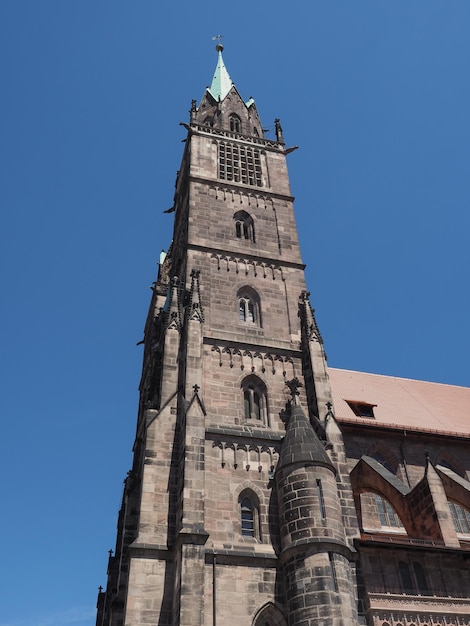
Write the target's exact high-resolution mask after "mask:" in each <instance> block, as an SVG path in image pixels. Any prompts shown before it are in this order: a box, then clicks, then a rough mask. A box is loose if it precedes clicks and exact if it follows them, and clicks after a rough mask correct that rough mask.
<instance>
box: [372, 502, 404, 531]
mask: <svg viewBox="0 0 470 626" xmlns="http://www.w3.org/2000/svg"><path fill="white" fill-rule="evenodd" d="M374 497H375V505H376V507H377V513H378V515H379V520H380V525H381V527H382V528H393V529H403V530H404V527H403V524H402V521H401V519H400V518H399V516H398V513H397V512H396V511H395V509H394V508H393V506H392V505H391V504H390V502H389V501H388V500H385V498H382V496H379V494H377V493H376V494H374Z"/></svg>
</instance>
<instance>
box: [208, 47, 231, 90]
mask: <svg viewBox="0 0 470 626" xmlns="http://www.w3.org/2000/svg"><path fill="white" fill-rule="evenodd" d="M215 49H216V50H217V52H218V55H219V59H218V61H217V67H216V68H215V72H214V77H213V79H212V83H211V86H210V87H209V89H208V91H209V93H210V94H211V96H212V97H213V98H215V100H219V99H220V100H223V99H224V98H225V96H226V95H227V94H228V92H229V91H230V89H231V88H232V85H233V83H232V79H231V78H230V76H229V73H228V71H227V68H226V67H225V64H224V59H223V57H222V50H223V49H224V47H223V45H222V44H221V43H219V44H217V46H216V48H215Z"/></svg>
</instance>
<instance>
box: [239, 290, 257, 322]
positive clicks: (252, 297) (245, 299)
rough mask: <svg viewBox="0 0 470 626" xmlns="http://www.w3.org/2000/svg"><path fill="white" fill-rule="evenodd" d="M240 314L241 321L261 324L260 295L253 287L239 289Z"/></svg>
mask: <svg viewBox="0 0 470 626" xmlns="http://www.w3.org/2000/svg"><path fill="white" fill-rule="evenodd" d="M237 300H238V315H239V319H240V322H246V323H249V324H256V325H257V326H261V310H260V302H259V296H258V294H257V293H256V291H255V290H254V289H252V288H251V287H242V288H241V289H239V290H238V294H237Z"/></svg>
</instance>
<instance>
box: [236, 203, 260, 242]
mask: <svg viewBox="0 0 470 626" xmlns="http://www.w3.org/2000/svg"><path fill="white" fill-rule="evenodd" d="M233 219H234V221H235V234H236V235H237V237H238V239H246V240H248V241H251V242H252V243H255V225H254V223H253V218H252V217H251V215H249V213H247V212H246V211H237V212H236V213H235V215H234V216H233Z"/></svg>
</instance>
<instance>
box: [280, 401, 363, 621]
mask: <svg viewBox="0 0 470 626" xmlns="http://www.w3.org/2000/svg"><path fill="white" fill-rule="evenodd" d="M286 413H287V418H286V419H287V427H286V436H285V438H284V440H283V442H282V446H281V451H280V456H279V463H278V466H277V469H276V474H275V481H276V488H277V494H278V500H279V519H280V529H281V548H282V550H281V563H282V567H283V572H284V577H285V588H286V595H287V603H288V615H289V626H297V625H300V624H309V626H314V625H315V626H326V625H328V626H331V625H333V626H352V625H353V624H357V608H356V601H355V595H356V594H355V591H354V584H353V580H352V576H351V568H350V560H351V559H352V557H353V555H352V553H351V550H350V548H349V547H348V546H347V543H346V540H345V534H344V526H343V521H342V512H341V504H340V500H339V496H338V490H337V484H336V469H335V467H334V465H333V463H332V461H331V460H330V458H329V456H328V454H327V451H326V450H325V445H324V443H323V442H322V441H321V440H320V439H319V437H318V435H317V434H316V433H315V431H314V429H313V427H312V425H311V424H310V421H309V420H308V418H307V417H306V415H305V413H304V411H303V410H302V407H301V406H300V405H299V404H298V403H297V401H296V397H295V394H294V404H293V405H289V406H288V408H287V411H286Z"/></svg>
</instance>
